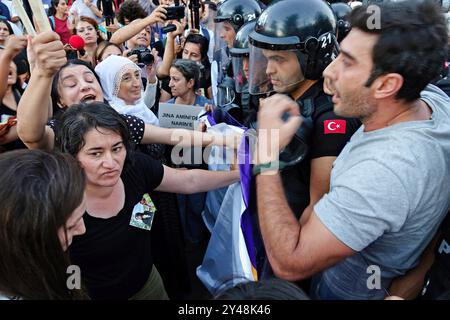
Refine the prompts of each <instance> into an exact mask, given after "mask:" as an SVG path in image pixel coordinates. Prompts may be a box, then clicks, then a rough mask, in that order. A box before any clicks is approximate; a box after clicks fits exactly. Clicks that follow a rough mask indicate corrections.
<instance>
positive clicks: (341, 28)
mask: <svg viewBox="0 0 450 320" xmlns="http://www.w3.org/2000/svg"><path fill="white" fill-rule="evenodd" d="M331 9H332V10H333V12H334V15H335V16H336V23H337V40H338V42H339V43H340V42H341V41H342V39H344V38H345V36H346V35H347V34H348V33H349V32H350V29H351V25H350V22H349V21H348V15H349V14H350V12H351V11H352V7H350V6H349V5H348V4H346V3H342V2H337V3H332V4H331Z"/></svg>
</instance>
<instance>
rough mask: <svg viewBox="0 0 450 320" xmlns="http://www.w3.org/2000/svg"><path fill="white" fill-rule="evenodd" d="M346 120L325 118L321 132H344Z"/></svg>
mask: <svg viewBox="0 0 450 320" xmlns="http://www.w3.org/2000/svg"><path fill="white" fill-rule="evenodd" d="M346 127H347V121H345V120H325V121H324V122H323V132H324V133H325V134H334V133H342V134H345V129H346Z"/></svg>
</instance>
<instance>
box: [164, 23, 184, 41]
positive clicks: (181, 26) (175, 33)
mask: <svg viewBox="0 0 450 320" xmlns="http://www.w3.org/2000/svg"><path fill="white" fill-rule="evenodd" d="M171 23H172V24H173V25H175V26H176V27H177V28H176V30H175V31H172V32H169V33H168V34H167V35H169V36H171V37H172V38H175V37H176V36H181V35H182V34H183V31H184V27H185V26H186V25H185V24H183V23H181V22H179V21H176V20H173V21H172V22H171Z"/></svg>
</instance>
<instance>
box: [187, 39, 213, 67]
mask: <svg viewBox="0 0 450 320" xmlns="http://www.w3.org/2000/svg"><path fill="white" fill-rule="evenodd" d="M188 42H190V43H195V44H198V45H199V46H200V55H201V57H202V63H203V62H204V61H205V59H206V60H207V59H208V48H209V41H208V39H206V38H205V37H204V36H202V35H201V34H198V33H190V34H189V35H188V36H187V37H186V40H185V41H184V45H186V43H188ZM208 62H209V60H208ZM205 67H206V66H205Z"/></svg>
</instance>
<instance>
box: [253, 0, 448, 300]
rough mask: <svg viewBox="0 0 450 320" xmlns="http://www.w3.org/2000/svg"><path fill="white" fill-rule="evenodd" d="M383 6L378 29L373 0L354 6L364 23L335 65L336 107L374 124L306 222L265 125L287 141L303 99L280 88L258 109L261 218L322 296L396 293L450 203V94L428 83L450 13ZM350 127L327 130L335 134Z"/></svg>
mask: <svg viewBox="0 0 450 320" xmlns="http://www.w3.org/2000/svg"><path fill="white" fill-rule="evenodd" d="M379 8H380V12H381V22H380V25H379V26H378V27H377V28H371V27H370V26H368V21H372V20H370V19H371V16H370V13H369V12H371V11H370V10H367V8H366V7H365V6H362V7H359V8H357V9H355V10H353V12H352V13H351V15H350V21H351V24H352V27H353V29H352V31H351V32H350V33H349V35H348V36H347V37H346V38H345V39H344V40H343V42H342V44H341V52H340V54H339V56H338V57H337V58H336V60H334V61H333V62H332V63H331V64H330V65H329V66H328V67H327V69H326V70H325V71H324V77H325V83H326V90H327V91H328V92H330V93H331V94H332V95H333V103H334V111H335V113H336V114H338V115H340V116H344V117H357V118H359V119H361V121H362V123H363V126H362V127H361V128H360V129H359V130H358V131H357V132H356V133H355V134H354V135H353V137H352V138H351V140H350V142H349V143H348V144H347V146H346V147H345V148H344V150H343V151H342V153H341V154H340V156H339V157H338V158H337V159H336V160H335V162H334V165H333V170H332V174H331V180H330V189H329V192H328V193H327V194H326V195H325V196H324V197H323V198H322V199H321V200H319V202H318V203H317V204H316V205H315V206H314V208H313V209H312V210H311V211H310V212H304V213H303V216H302V217H301V219H300V221H297V220H296V219H295V216H294V215H293V213H292V212H291V211H290V209H289V207H288V206H287V205H286V200H285V198H284V197H283V193H282V191H283V190H282V186H281V184H280V178H279V174H278V172H277V170H274V167H275V164H276V163H274V161H276V160H277V156H278V150H276V152H274V149H273V148H274V147H275V145H274V141H273V140H269V139H267V137H268V135H267V132H264V131H263V130H262V129H265V130H277V134H278V135H279V143H280V146H279V148H283V147H284V146H285V144H286V141H289V139H290V137H292V135H293V133H295V130H296V129H297V127H298V125H299V123H300V122H301V121H300V119H299V117H297V115H298V107H297V106H296V105H295V104H294V103H293V102H292V101H291V100H289V99H288V98H286V97H280V96H277V95H275V96H272V97H270V98H268V99H266V100H264V101H263V102H262V103H261V107H260V112H259V115H258V117H259V130H260V132H263V133H262V134H261V133H260V136H259V141H258V152H259V153H258V155H259V156H260V157H259V158H257V159H256V161H257V163H258V165H256V166H255V167H256V168H255V170H254V171H255V172H258V171H259V172H262V174H260V175H258V176H257V196H258V216H259V222H260V227H261V233H262V236H263V240H264V245H265V248H266V251H267V256H268V257H269V261H270V263H271V266H272V268H273V270H274V272H275V274H276V275H277V276H279V277H281V278H285V279H287V280H299V279H304V278H307V277H310V276H313V275H314V278H313V284H312V290H311V293H310V294H311V295H312V297H313V298H317V299H382V298H384V297H385V296H386V295H387V294H388V288H389V285H390V283H391V281H392V279H393V278H394V277H397V276H400V275H402V274H404V273H405V272H406V271H408V270H409V269H411V268H413V267H414V266H415V265H416V264H417V263H418V260H419V257H420V255H421V253H422V252H423V250H424V249H425V247H426V246H427V244H428V243H429V242H430V240H431V239H432V237H433V235H434V233H435V232H436V230H437V228H438V226H439V224H440V222H441V221H442V220H443V218H444V216H445V214H446V213H447V212H448V210H449V208H450V99H449V98H448V97H447V96H446V95H445V94H444V93H443V92H442V91H440V90H439V89H438V88H436V87H434V86H431V85H430V86H428V87H426V85H427V84H428V83H429V82H430V81H431V80H432V79H433V78H435V77H436V76H437V75H438V74H439V71H440V68H441V66H442V63H443V61H444V59H445V52H447V50H446V45H447V33H446V26H445V21H444V18H443V16H442V15H441V13H440V12H439V9H438V8H436V7H434V6H433V5H432V4H431V3H430V2H429V1H425V2H420V3H419V2H416V1H408V2H402V3H401V4H399V3H387V4H380V6H379ZM411 21H416V22H417V23H414V24H413V23H411ZM372 22H373V21H372ZM425 43H426V44H427V45H424V44H425ZM417 48H420V50H418V49H417ZM413 62H414V63H413ZM425 87H426V89H425ZM424 89H425V90H424ZM422 90H423V91H422ZM421 91H422V93H421ZM286 112H288V113H290V114H291V118H290V120H288V121H287V122H286V121H284V120H283V115H284V114H285V113H286ZM338 125H339V123H337V122H334V123H327V124H326V125H325V124H324V129H325V130H327V131H333V133H335V132H336V131H338V129H339V128H338ZM269 151H272V152H269ZM261 155H262V156H261ZM270 164H272V165H270ZM311 183H315V182H314V181H311Z"/></svg>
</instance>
